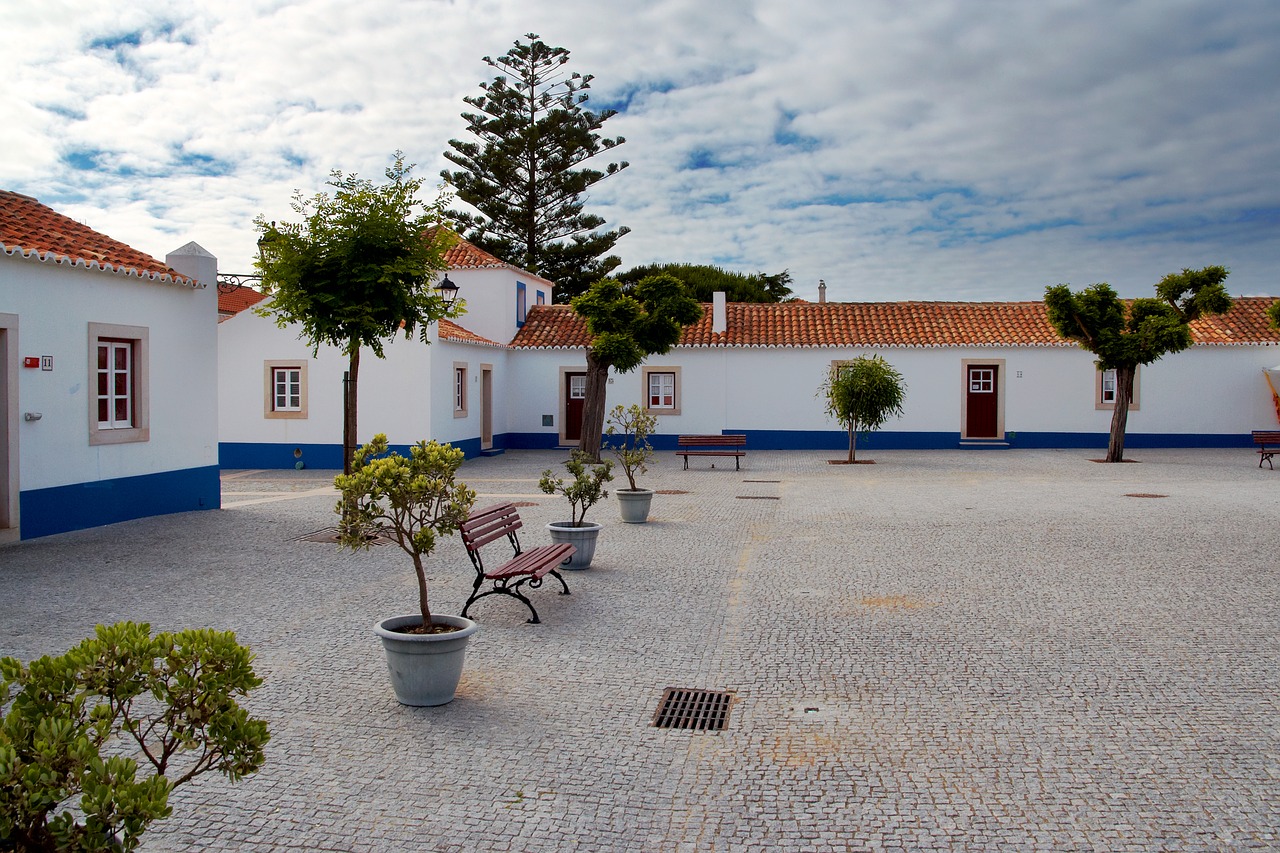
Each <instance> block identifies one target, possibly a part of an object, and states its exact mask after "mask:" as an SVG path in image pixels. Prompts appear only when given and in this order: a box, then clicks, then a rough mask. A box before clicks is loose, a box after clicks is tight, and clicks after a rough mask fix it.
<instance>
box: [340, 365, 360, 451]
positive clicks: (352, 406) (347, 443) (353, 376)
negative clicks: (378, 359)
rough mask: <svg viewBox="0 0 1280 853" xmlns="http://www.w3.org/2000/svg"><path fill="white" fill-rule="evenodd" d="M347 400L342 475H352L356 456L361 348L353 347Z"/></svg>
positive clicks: (348, 372)
mask: <svg viewBox="0 0 1280 853" xmlns="http://www.w3.org/2000/svg"><path fill="white" fill-rule="evenodd" d="M347 377H348V382H347V387H346V397H347V398H346V400H345V401H344V405H343V410H342V414H343V419H342V473H344V474H350V473H351V460H352V458H353V457H354V456H355V455H356V397H357V394H356V389H357V388H358V387H359V383H360V347H359V346H356V345H355V344H354V343H353V344H352V347H351V353H350V365H349V366H348V368H347Z"/></svg>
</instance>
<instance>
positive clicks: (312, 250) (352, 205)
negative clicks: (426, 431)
mask: <svg viewBox="0 0 1280 853" xmlns="http://www.w3.org/2000/svg"><path fill="white" fill-rule="evenodd" d="M412 169H413V166H412V165H405V162H404V157H403V155H402V154H401V153H400V152H399V151H397V152H396V154H395V162H394V165H392V166H391V167H390V168H389V169H387V171H386V176H387V183H385V184H380V185H378V184H374V183H373V182H371V181H368V180H365V179H361V178H358V177H356V176H355V175H354V174H352V175H344V174H343V173H342V172H339V171H337V170H335V171H334V172H333V173H332V175H331V177H330V179H329V181H328V185H329V186H330V187H333V190H334V192H333V195H329V194H327V193H318V194H317V195H316V196H315V197H314V198H312V199H310V200H308V199H306V198H304V197H303V195H302V192H301V191H298V192H296V193H294V200H293V209H294V211H295V212H297V214H298V215H299V216H301V217H302V219H301V221H299V222H285V223H282V224H279V225H277V224H276V223H275V222H271V223H268V222H267V220H266V219H265V218H264V217H262V216H259V217H258V218H257V219H255V220H254V224H255V225H256V226H257V227H258V230H259V231H260V232H262V235H263V236H262V239H261V241H260V243H261V245H262V246H263V251H262V252H261V253H260V255H259V258H258V263H257V267H258V270H259V271H260V272H261V273H262V286H263V287H262V289H263V291H264V292H265V293H266V294H267V295H269V296H271V297H272V299H271V301H270V302H267V303H264V304H263V305H262V306H260V307H258V308H255V309H254V310H255V311H257V312H258V313H259V314H261V315H262V316H264V317H272V318H274V319H275V321H276V325H277V326H279V327H280V328H282V329H283V328H286V327H287V326H290V325H293V324H295V323H296V324H298V325H299V326H300V327H301V328H302V333H301V337H302V338H303V339H304V340H306V341H307V343H309V344H311V347H312V350H313V352H315V351H317V350H319V348H320V345H321V344H328V345H330V346H334V347H337V348H339V349H340V350H342V351H343V352H344V353H345V354H346V355H347V357H348V361H349V380H350V381H349V383H348V388H347V406H346V415H345V419H344V422H343V435H342V444H343V448H342V458H343V472H344V473H347V474H350V473H351V460H352V457H353V455H354V453H355V448H356V444H357V435H356V400H357V389H358V387H359V377H360V349H361V348H362V347H369V348H370V349H372V350H373V354H374V355H376V356H377V357H378V358H382V357H383V353H382V344H383V341H384V339H387V338H391V337H392V336H394V335H395V334H396V333H397V332H404V335H405V337H406V338H411V337H413V335H414V333H415V332H417V333H418V338H419V339H420V340H421V341H422V342H423V343H428V337H427V334H428V327H429V326H430V324H431V323H434V322H435V321H436V320H439V319H440V318H442V317H456V316H458V314H459V313H461V310H462V308H463V304H462V303H461V302H459V303H456V304H454V305H453V306H452V307H450V306H448V305H446V304H445V302H444V300H443V299H441V297H440V296H439V295H437V294H436V293H435V291H434V290H433V282H434V274H435V273H437V272H440V271H442V270H444V269H445V267H446V264H445V261H444V253H445V251H447V250H448V248H449V245H450V241H451V240H453V239H456V238H454V237H453V236H452V235H451V234H450V232H448V231H447V230H446V229H443V228H438V227H434V226H437V225H438V224H439V222H440V220H441V217H442V216H443V211H442V209H441V208H442V205H441V203H440V201H436V202H435V203H432V204H426V203H424V202H421V201H419V200H418V199H417V193H418V190H419V189H420V188H421V186H422V179H421V178H410V177H409V173H410V171H411V170H412Z"/></svg>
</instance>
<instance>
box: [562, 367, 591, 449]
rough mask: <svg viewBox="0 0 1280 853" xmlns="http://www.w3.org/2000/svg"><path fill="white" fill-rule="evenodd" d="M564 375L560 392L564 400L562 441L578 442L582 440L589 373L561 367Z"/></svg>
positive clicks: (567, 442) (565, 442)
mask: <svg viewBox="0 0 1280 853" xmlns="http://www.w3.org/2000/svg"><path fill="white" fill-rule="evenodd" d="M560 373H561V376H562V377H563V380H562V384H561V386H560V393H561V395H562V397H561V398H562V399H563V401H564V405H563V407H562V409H561V411H563V412H564V420H563V421H562V422H561V425H560V443H561V444H578V443H580V442H581V441H582V409H583V406H585V405H586V401H587V374H586V372H585V371H572V370H565V369H564V368H561V371H560Z"/></svg>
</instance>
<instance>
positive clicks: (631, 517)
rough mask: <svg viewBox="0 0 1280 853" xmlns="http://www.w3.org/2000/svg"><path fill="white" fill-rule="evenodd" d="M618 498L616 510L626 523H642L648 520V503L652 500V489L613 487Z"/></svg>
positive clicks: (614, 494)
mask: <svg viewBox="0 0 1280 853" xmlns="http://www.w3.org/2000/svg"><path fill="white" fill-rule="evenodd" d="M613 496H614V497H615V498H617V499H618V512H619V513H621V514H622V520H623V521H624V522H626V523H627V524H644V523H645V522H646V521H648V520H649V504H651V503H652V502H653V489H635V490H632V489H614V490H613Z"/></svg>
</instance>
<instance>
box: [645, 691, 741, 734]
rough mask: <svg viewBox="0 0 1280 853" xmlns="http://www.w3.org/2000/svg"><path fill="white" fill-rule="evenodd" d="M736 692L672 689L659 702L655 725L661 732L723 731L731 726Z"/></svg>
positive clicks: (654, 716)
mask: <svg viewBox="0 0 1280 853" xmlns="http://www.w3.org/2000/svg"><path fill="white" fill-rule="evenodd" d="M733 700H734V692H733V691H732V690H693V689H691V688H687V687H668V688H667V689H666V692H665V693H663V694H662V701H661V702H659V703H658V710H657V712H656V713H655V714H654V715H653V723H652V725H653V726H655V727H656V728H659V729H690V730H693V731H699V732H722V731H724V729H725V727H726V726H727V725H728V724H729V709H730V708H732V707H733Z"/></svg>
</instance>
